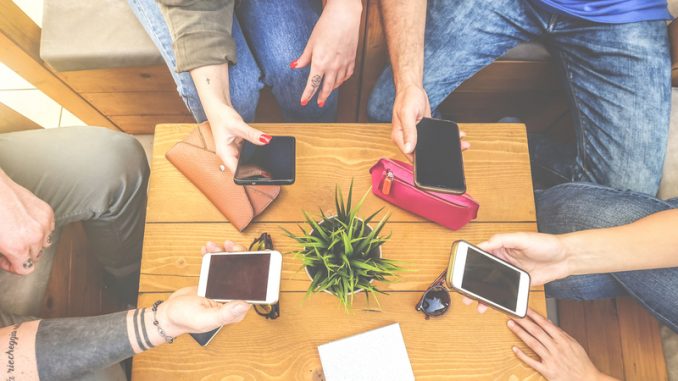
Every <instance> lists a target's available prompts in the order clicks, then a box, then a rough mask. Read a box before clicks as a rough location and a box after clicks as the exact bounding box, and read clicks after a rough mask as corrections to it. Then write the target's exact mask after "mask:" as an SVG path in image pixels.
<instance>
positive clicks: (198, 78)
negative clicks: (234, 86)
mask: <svg viewBox="0 0 678 381" xmlns="http://www.w3.org/2000/svg"><path fill="white" fill-rule="evenodd" d="M191 78H193V83H195V87H196V89H197V90H198V96H199V97H200V102H201V103H202V105H203V108H204V109H205V113H206V114H207V117H208V118H209V117H210V112H211V110H213V109H218V108H219V107H223V106H224V105H227V106H231V95H230V91H229V81H228V64H221V65H209V66H203V67H199V68H197V69H193V70H191Z"/></svg>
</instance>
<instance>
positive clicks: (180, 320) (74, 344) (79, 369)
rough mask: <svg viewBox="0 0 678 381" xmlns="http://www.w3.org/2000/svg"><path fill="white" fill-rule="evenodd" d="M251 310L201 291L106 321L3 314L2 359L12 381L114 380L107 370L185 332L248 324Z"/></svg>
mask: <svg viewBox="0 0 678 381" xmlns="http://www.w3.org/2000/svg"><path fill="white" fill-rule="evenodd" d="M224 250H226V251H244V248H243V247H240V246H238V245H236V244H234V243H233V242H230V241H227V242H225V243H224V246H223V247H220V246H218V245H216V244H213V243H208V245H207V246H206V247H203V252H206V251H210V252H213V251H224ZM249 309H250V305H249V304H247V303H245V302H241V301H236V302H230V303H225V304H221V303H217V302H214V301H212V300H209V299H206V298H203V297H199V296H198V295H197V288H196V287H187V288H182V289H180V290H178V291H176V292H174V293H173V294H172V295H170V296H169V298H168V299H167V300H166V301H164V302H161V301H157V302H156V303H154V304H153V307H152V308H138V309H134V310H130V311H122V312H117V313H113V314H109V315H103V316H92V317H77V318H66V319H46V320H39V319H32V318H27V317H17V316H13V315H8V314H4V313H2V312H0V323H1V325H2V326H3V327H4V328H0V339H1V340H2V341H3V342H4V343H9V344H8V347H7V350H6V351H5V350H3V352H2V353H1V354H0V358H1V359H2V363H3V364H7V370H6V372H7V373H6V377H7V379H9V380H38V379H40V380H50V381H51V380H54V381H59V380H68V381H71V380H75V379H81V378H83V377H95V379H97V380H101V379H111V378H107V377H111V375H113V374H115V373H112V372H110V373H104V372H102V371H101V370H102V369H106V368H107V367H110V366H113V365H115V364H117V363H119V362H120V361H122V360H124V359H126V358H129V357H131V356H133V355H135V354H137V353H141V352H143V351H147V350H149V349H152V348H155V347H157V346H160V345H163V344H165V343H172V342H173V341H174V339H175V338H177V337H178V336H181V335H183V334H185V333H203V332H209V331H211V330H213V329H215V328H218V327H220V326H222V325H227V324H234V323H238V322H240V321H242V320H243V319H244V318H245V316H246V315H247V312H248V311H249Z"/></svg>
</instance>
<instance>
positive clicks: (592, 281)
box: [544, 274, 624, 300]
mask: <svg viewBox="0 0 678 381" xmlns="http://www.w3.org/2000/svg"><path fill="white" fill-rule="evenodd" d="M544 290H545V291H546V296H547V297H548V298H556V299H569V300H595V299H605V298H616V297H617V296H620V295H623V294H624V290H623V288H622V287H621V286H620V285H619V284H618V283H617V282H616V281H615V280H614V278H613V277H612V276H611V275H610V274H593V275H575V276H569V277H567V278H564V279H559V280H556V281H553V282H549V283H547V284H545V285H544Z"/></svg>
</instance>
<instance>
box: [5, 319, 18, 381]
mask: <svg viewBox="0 0 678 381" xmlns="http://www.w3.org/2000/svg"><path fill="white" fill-rule="evenodd" d="M20 326H21V324H17V325H15V326H14V327H12V332H10V333H9V344H8V345H7V352H5V354H6V355H7V380H8V381H14V380H16V375H15V370H14V350H15V349H16V347H18V346H19V337H18V336H17V334H16V332H17V330H18V329H19V327H20Z"/></svg>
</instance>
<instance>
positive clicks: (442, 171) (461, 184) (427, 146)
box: [414, 118, 466, 193]
mask: <svg viewBox="0 0 678 381" xmlns="http://www.w3.org/2000/svg"><path fill="white" fill-rule="evenodd" d="M414 166H415V170H414V172H415V183H416V185H417V186H419V187H422V188H431V189H433V190H437V191H441V192H446V191H447V192H451V193H464V192H466V181H465V179H464V165H463V162H462V156H461V142H460V141H459V127H458V126H457V124H456V123H454V122H450V121H447V120H439V119H429V118H424V119H422V120H421V122H419V124H417V146H416V147H415V149H414Z"/></svg>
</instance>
